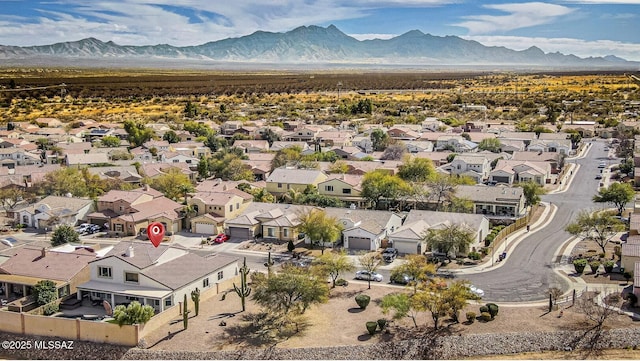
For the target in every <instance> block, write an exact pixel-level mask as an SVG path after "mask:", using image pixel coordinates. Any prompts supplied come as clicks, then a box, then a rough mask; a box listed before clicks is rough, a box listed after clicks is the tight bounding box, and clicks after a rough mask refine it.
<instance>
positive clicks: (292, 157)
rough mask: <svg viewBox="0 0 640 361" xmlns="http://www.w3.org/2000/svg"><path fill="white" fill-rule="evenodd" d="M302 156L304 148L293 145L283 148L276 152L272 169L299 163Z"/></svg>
mask: <svg viewBox="0 0 640 361" xmlns="http://www.w3.org/2000/svg"><path fill="white" fill-rule="evenodd" d="M301 158H302V148H300V147H298V146H293V147H289V148H283V149H280V150H279V151H277V152H276V155H275V157H274V158H273V160H272V161H271V170H274V169H276V168H280V167H282V166H285V165H287V164H290V163H298V162H299V161H300V159H301Z"/></svg>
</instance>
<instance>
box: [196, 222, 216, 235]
mask: <svg viewBox="0 0 640 361" xmlns="http://www.w3.org/2000/svg"><path fill="white" fill-rule="evenodd" d="M195 231H196V233H200V234H214V233H216V231H215V225H213V224H208V223H196V229H195Z"/></svg>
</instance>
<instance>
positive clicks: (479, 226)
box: [389, 209, 489, 254]
mask: <svg viewBox="0 0 640 361" xmlns="http://www.w3.org/2000/svg"><path fill="white" fill-rule="evenodd" d="M452 225H456V226H461V227H466V228H468V229H469V230H470V231H471V232H472V233H473V238H474V243H473V244H471V245H470V248H469V249H472V248H473V247H479V246H480V245H481V244H482V243H481V242H482V241H483V240H484V238H485V237H486V236H487V234H489V220H488V219H487V218H486V217H484V216H483V215H479V214H469V213H453V212H433V211H421V210H415V209H413V210H411V211H410V212H409V214H408V215H407V217H406V218H405V220H404V223H403V224H402V227H400V228H398V229H397V230H396V231H395V232H393V233H391V234H390V235H389V241H390V242H391V244H392V245H393V247H394V248H396V249H397V250H398V252H400V253H405V254H421V253H424V252H429V251H431V250H429V249H427V245H426V243H425V242H424V240H423V235H424V233H425V232H426V231H427V230H428V229H430V228H432V227H436V228H437V227H442V226H452Z"/></svg>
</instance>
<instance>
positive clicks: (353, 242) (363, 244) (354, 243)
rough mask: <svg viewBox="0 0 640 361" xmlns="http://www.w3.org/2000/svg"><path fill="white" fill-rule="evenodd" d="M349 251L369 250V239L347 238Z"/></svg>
mask: <svg viewBox="0 0 640 361" xmlns="http://www.w3.org/2000/svg"><path fill="white" fill-rule="evenodd" d="M349 249H357V250H366V251H369V250H371V239H369V238H365V237H349Z"/></svg>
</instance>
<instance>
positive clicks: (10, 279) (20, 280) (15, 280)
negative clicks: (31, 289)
mask: <svg viewBox="0 0 640 361" xmlns="http://www.w3.org/2000/svg"><path fill="white" fill-rule="evenodd" d="M43 280H44V279H43V278H39V277H29V276H18V275H7V274H0V283H2V282H7V283H12V284H14V285H25V286H35V285H36V283H38V282H40V281H43ZM51 281H53V282H54V283H55V284H56V288H60V287H61V286H64V285H66V284H67V283H68V282H67V281H60V280H51Z"/></svg>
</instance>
